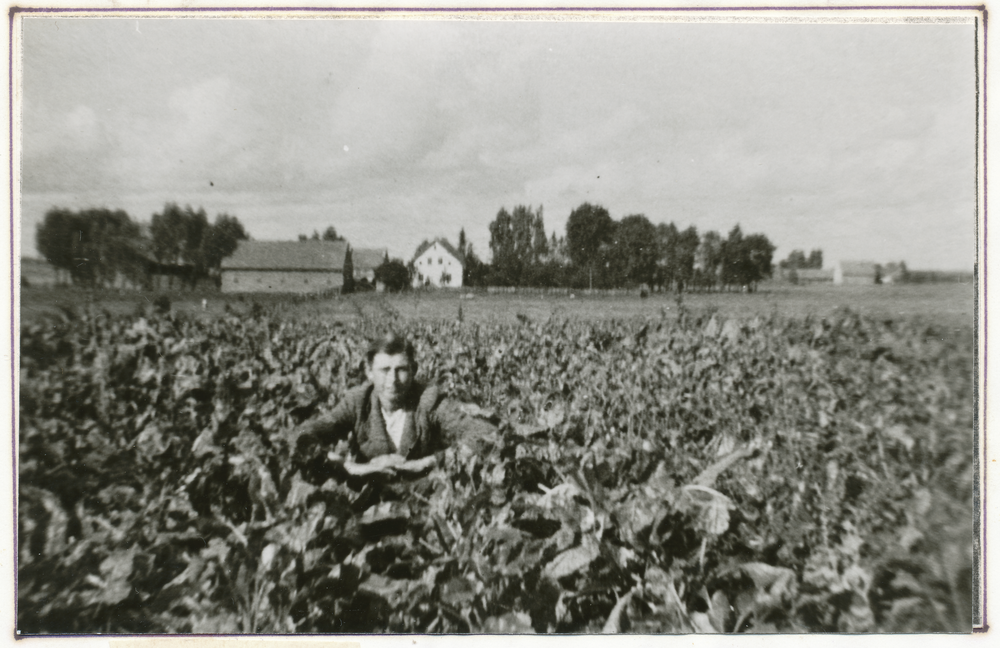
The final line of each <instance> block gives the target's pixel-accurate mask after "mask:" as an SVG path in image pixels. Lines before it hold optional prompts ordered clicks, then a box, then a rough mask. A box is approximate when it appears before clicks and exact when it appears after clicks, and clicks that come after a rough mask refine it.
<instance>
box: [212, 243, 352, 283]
mask: <svg viewBox="0 0 1000 648" xmlns="http://www.w3.org/2000/svg"><path fill="white" fill-rule="evenodd" d="M346 252H347V242H346V241H312V240H310V241H241V242H240V244H239V247H237V248H236V251H235V252H234V253H233V254H232V256H230V257H228V258H226V259H223V261H222V286H221V288H222V292H227V293H238V292H271V293H316V292H326V291H331V290H340V288H341V287H342V286H343V285H344V256H345V255H346Z"/></svg>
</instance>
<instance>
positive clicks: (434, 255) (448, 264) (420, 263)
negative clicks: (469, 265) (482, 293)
mask: <svg viewBox="0 0 1000 648" xmlns="http://www.w3.org/2000/svg"><path fill="white" fill-rule="evenodd" d="M463 268H464V264H463V261H462V256H461V255H460V254H459V253H458V250H456V249H455V248H454V247H452V245H451V243H449V242H448V241H447V240H445V239H443V238H439V239H435V240H433V241H424V242H423V243H422V244H421V245H420V247H418V248H417V252H416V254H414V255H413V287H414V288H419V287H420V286H435V287H439V288H461V287H462V274H463V272H462V271H463Z"/></svg>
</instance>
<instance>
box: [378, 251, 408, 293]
mask: <svg viewBox="0 0 1000 648" xmlns="http://www.w3.org/2000/svg"><path fill="white" fill-rule="evenodd" d="M375 281H377V282H379V283H380V284H382V285H383V286H385V289H386V290H387V291H389V292H401V291H403V290H407V289H409V287H410V271H409V270H407V268H406V264H405V263H403V262H402V260H400V259H392V260H391V261H388V260H387V261H385V262H383V263H382V265H380V266H379V267H377V268H375Z"/></svg>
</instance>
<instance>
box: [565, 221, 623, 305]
mask: <svg viewBox="0 0 1000 648" xmlns="http://www.w3.org/2000/svg"><path fill="white" fill-rule="evenodd" d="M614 230H615V222H614V220H612V219H611V215H610V214H609V213H608V210H607V209H605V208H604V207H601V206H600V205H591V204H590V203H584V204H582V205H580V206H579V207H577V208H576V209H574V210H573V211H572V212H571V213H570V215H569V220H567V221H566V252H567V254H568V255H569V259H570V262H572V264H573V265H574V266H576V267H577V268H581V269H586V270H587V272H588V274H589V281H588V282H589V283H590V285H591V286H593V275H594V270H595V269H596V268H598V267H602V266H603V265H604V263H605V255H604V254H600V252H602V246H606V245H607V244H608V243H610V242H611V239H612V236H613V235H614Z"/></svg>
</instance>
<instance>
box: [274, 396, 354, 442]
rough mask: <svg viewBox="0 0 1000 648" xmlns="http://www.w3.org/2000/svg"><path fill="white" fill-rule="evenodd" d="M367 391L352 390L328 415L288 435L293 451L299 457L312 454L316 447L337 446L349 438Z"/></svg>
mask: <svg viewBox="0 0 1000 648" xmlns="http://www.w3.org/2000/svg"><path fill="white" fill-rule="evenodd" d="M364 393H365V390H363V389H352V390H350V391H348V392H347V393H346V394H345V395H344V398H342V399H341V400H340V402H339V403H337V406H336V407H334V408H333V410H331V411H330V412H329V413H327V414H321V415H320V416H317V417H316V418H313V419H311V420H309V421H306V422H305V423H303V424H302V425H300V426H298V427H297V428H295V429H293V430H291V431H290V432H288V434H287V435H286V438H287V440H288V445H289V447H290V448H291V450H292V451H293V452H294V453H296V454H299V455H309V454H312V451H313V450H314V448H315V446H316V445H317V444H321V445H322V446H323V447H330V446H333V445H335V444H336V443H337V442H338V441H341V440H343V439H346V438H348V436H349V435H350V434H351V432H352V431H354V425H355V422H356V420H357V416H358V415H357V408H358V403H359V398H364Z"/></svg>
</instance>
